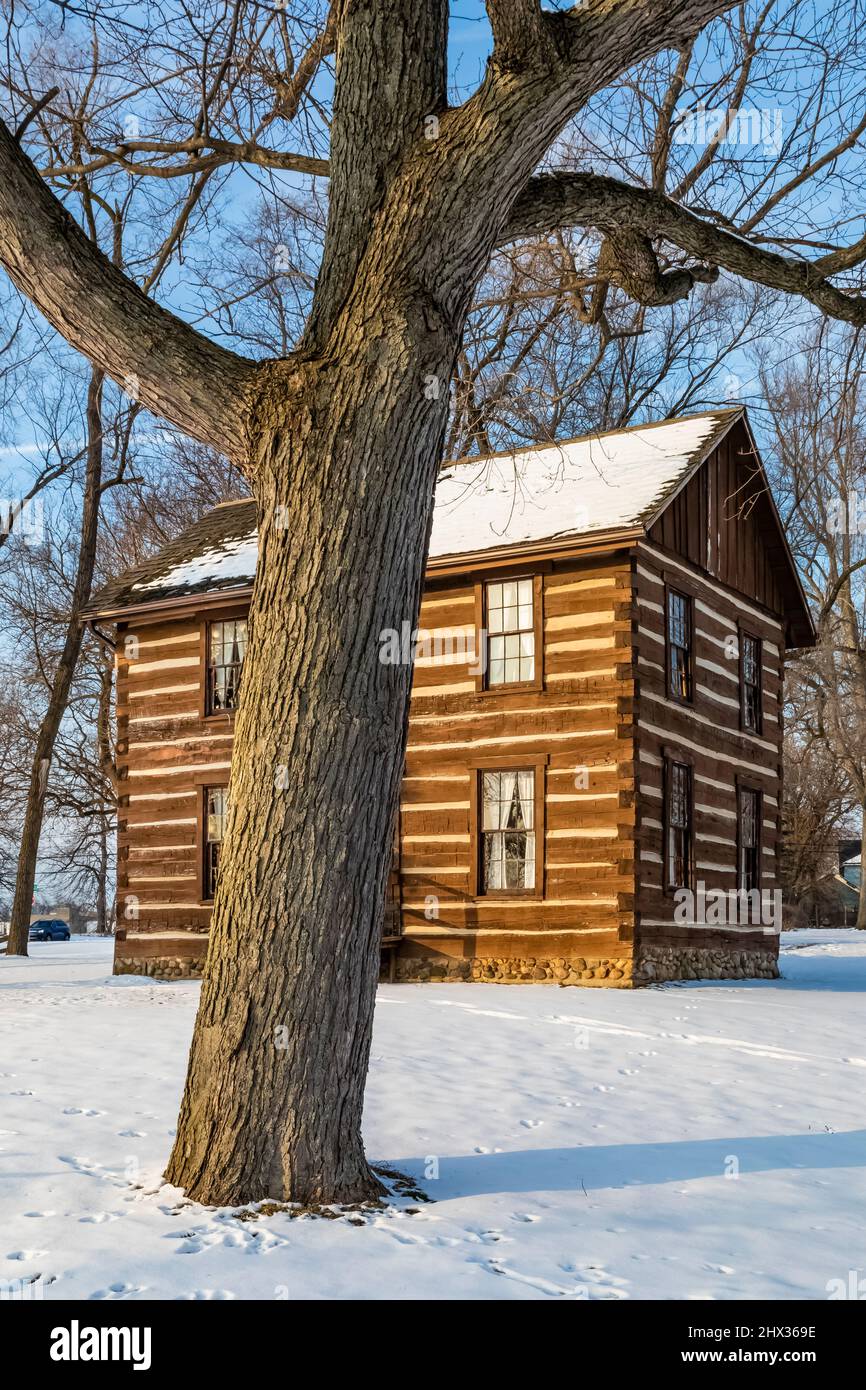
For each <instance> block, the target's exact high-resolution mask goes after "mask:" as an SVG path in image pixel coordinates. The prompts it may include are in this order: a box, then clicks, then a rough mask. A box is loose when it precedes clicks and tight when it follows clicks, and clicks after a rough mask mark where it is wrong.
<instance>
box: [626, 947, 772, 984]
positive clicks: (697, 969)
mask: <svg viewBox="0 0 866 1390" xmlns="http://www.w3.org/2000/svg"><path fill="white" fill-rule="evenodd" d="M778 975H779V960H778V952H777V951H775V950H765V951H756V950H750V951H737V950H732V949H731V948H730V947H725V948H722V949H718V950H712V949H711V950H707V949H706V948H705V947H701V946H643V947H642V948H641V950H640V954H639V956H638V959H637V962H636V964H635V970H634V983H635V985H652V984H659V983H661V982H662V981H664V980H758V979H760V980H775V979H777V978H778Z"/></svg>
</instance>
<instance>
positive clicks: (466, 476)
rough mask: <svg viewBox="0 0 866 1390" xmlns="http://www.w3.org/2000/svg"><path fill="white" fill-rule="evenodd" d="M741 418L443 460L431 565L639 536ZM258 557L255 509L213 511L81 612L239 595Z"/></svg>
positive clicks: (706, 418) (236, 505)
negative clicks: (545, 545) (585, 539)
mask: <svg viewBox="0 0 866 1390" xmlns="http://www.w3.org/2000/svg"><path fill="white" fill-rule="evenodd" d="M741 413H742V412H741V411H740V410H739V409H738V408H737V409H733V410H718V411H711V412H708V413H707V414H704V415H692V416H687V417H683V418H681V419H678V420H665V421H662V422H661V423H660V424H656V425H638V426H635V427H632V428H631V429H625V430H615V431H612V432H610V433H607V434H594V435H587V436H585V437H584V438H582V439H572V440H567V441H565V442H563V443H557V444H549V445H545V446H544V447H541V448H539V447H534V448H528V449H516V450H513V451H511V452H503V453H498V454H492V455H490V456H488V457H486V458H471V459H464V460H461V461H458V462H456V463H453V464H449V465H448V466H447V467H444V468H443V469H442V471H441V473H440V475H439V479H438V482H437V486H436V504H435V511H434V517H433V531H432V537H431V544H430V559H431V560H434V561H435V560H443V559H447V558H448V557H449V556H455V557H456V556H464V555H474V554H479V555H480V554H484V553H485V552H488V551H497V550H500V549H502V548H507V549H510V548H512V547H515V546H517V547H520V546H527V547H528V546H532V545H536V544H538V543H539V542H546V541H557V540H560V539H561V540H563V541H567V540H570V539H575V538H578V537H581V536H584V535H594V534H599V535H602V534H604V533H608V532H619V531H623V530H630V529H635V530H637V529H640V528H642V527H644V526H646V525H647V524H648V523H649V522H650V521H651V520H652V519H653V518H654V517H655V516H656V515H657V513H658V512H659V511H660V510H661V508H662V507H663V506H664V505H665V503H666V502H667V501H669V500H670V498H671V497H672V496H673V495H674V493H675V492H676V491H677V490H678V489H679V487H680V486H681V485H682V484H683V483H684V482H685V480H686V478H687V477H689V476H690V474H691V473H692V471H693V470H694V468H696V467H697V466H698V465H699V464H700V463H701V462H702V460H703V459H704V458H706V456H707V455H708V454H709V453H710V451H711V449H712V448H714V447H715V445H716V444H717V443H718V441H719V440H720V438H721V437H722V435H723V434H724V433H725V432H726V431H727V430H728V429H729V428H730V426H731V424H732V423H733V421H734V420H735V419H736V418H737V417H738V416H739V415H740V414H741ZM256 559H257V538H256V513H255V503H254V502H253V501H252V500H250V499H244V500H242V501H239V502H229V503H222V504H221V505H220V506H218V507H215V508H214V509H213V510H212V511H210V512H208V513H207V515H206V516H204V517H202V519H201V520H200V521H198V522H196V523H195V525H194V526H191V527H189V529H188V530H186V531H185V532H184V533H183V534H182V535H180V536H178V537H177V538H176V539H175V540H174V541H172V542H171V543H170V544H169V545H167V546H165V547H164V548H163V549H162V550H161V551H159V552H158V554H156V555H154V556H152V557H151V558H150V559H149V560H147V561H145V562H144V564H142V565H138V566H136V568H135V569H132V570H128V571H127V572H126V573H125V574H123V575H121V576H120V577H119V578H118V579H116V580H113V581H112V582H111V583H110V584H107V585H106V586H105V588H104V589H102V590H101V592H100V593H98V594H97V595H96V596H95V597H94V598H93V599H92V600H91V602H90V603H89V604H88V606H87V609H86V610H85V616H87V617H98V616H99V617H105V616H108V615H111V614H115V613H117V612H119V611H121V610H126V609H130V608H138V607H141V606H143V605H150V604H153V603H156V602H167V601H169V600H171V599H179V598H184V597H190V596H194V595H197V594H204V593H211V592H214V593H226V595H227V596H228V595H230V594H231V593H232V591H234V590H237V591H246V590H247V589H249V587H250V586H251V584H252V582H253V578H254V577H255V569H256Z"/></svg>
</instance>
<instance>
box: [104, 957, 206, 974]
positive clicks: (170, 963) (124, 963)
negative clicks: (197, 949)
mask: <svg viewBox="0 0 866 1390" xmlns="http://www.w3.org/2000/svg"><path fill="white" fill-rule="evenodd" d="M203 964H204V961H203V959H202V958H200V957H197V956H151V957H149V958H148V959H146V960H143V959H142V958H141V957H140V956H126V957H124V956H115V958H114V973H115V975H150V976H152V977H153V978H154V979H157V980H198V979H200V978H201V971H202V965H203Z"/></svg>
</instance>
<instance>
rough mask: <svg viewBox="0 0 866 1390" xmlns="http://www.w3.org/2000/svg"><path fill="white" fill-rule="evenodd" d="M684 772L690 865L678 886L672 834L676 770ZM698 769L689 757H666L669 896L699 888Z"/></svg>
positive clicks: (664, 851)
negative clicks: (671, 850) (696, 807)
mask: <svg viewBox="0 0 866 1390" xmlns="http://www.w3.org/2000/svg"><path fill="white" fill-rule="evenodd" d="M675 768H684V769H685V771H686V774H687V778H688V788H687V811H688V814H687V826H686V829H687V832H688V843H687V851H686V855H685V860H686V864H687V874H686V879H687V881H686V882H685V883H676V882H674V879H673V875H672V873H671V855H670V832H671V829H672V826H671V804H672V794H673V783H674V776H675V773H674V769H675ZM695 839H696V835H695V769H694V760H693V759H692V758H691V757H689V756H687V755H686V754H683V753H680V751H679V750H678V749H677V750H676V751H671V752H669V753H666V754H665V759H664V816H663V820H662V881H663V890H664V892H665V893H667V894H673V893H675V892H676V891H677V889H678V888H688V889H690V890H691V891H694V888H695Z"/></svg>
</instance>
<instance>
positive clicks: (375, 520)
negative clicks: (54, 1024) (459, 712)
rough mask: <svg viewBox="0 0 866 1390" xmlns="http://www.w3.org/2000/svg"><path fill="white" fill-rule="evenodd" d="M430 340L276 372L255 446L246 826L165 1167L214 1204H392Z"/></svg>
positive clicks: (431, 422) (240, 782) (396, 342)
mask: <svg viewBox="0 0 866 1390" xmlns="http://www.w3.org/2000/svg"><path fill="white" fill-rule="evenodd" d="M419 336H423V335H414V341H413V335H412V334H411V333H407V325H406V324H401V325H399V326H398V327H396V328H395V330H394V332H393V333H391V334H387V335H386V336H385V337H384V338H383V339H380V340H379V343H380V344H384V345H383V346H382V347H381V352H377V351H375V350H368V346H367V343H366V342H363V341H359V342H357V343H355V344H354V347H353V351H351V352H349V353H348V354H347V356H346V358H345V359H344V361H343V362H342V363H341V364H340V365H339V366H338V367H335V366H334V365H333V364H330V365H329V367H328V368H327V370H324V369H323V368H322V367H321V365H308V366H306V367H302V368H300V369H299V370H300V371H301V372H302V373H303V379H302V380H300V381H298V380H296V381H294V382H286V381H285V380H284V379H282V380H281V378H280V375H279V374H277V376H276V378H275V381H274V387H275V394H274V407H273V410H272V411H271V412H270V419H269V420H268V422H267V424H266V425H265V426H264V427H263V431H262V434H261V436H260V438H259V440H258V453H259V461H258V464H257V467H256V470H255V473H254V477H255V479H256V484H255V489H256V496H257V500H258V504H259V537H260V540H259V555H260V559H259V568H258V573H257V577H256V584H255V592H254V596H253V602H252V610H251V615H250V618H251V631H250V643H249V649H248V653H247V657H246V661H245V665H244V682H243V693H242V698H241V707H240V710H239V712H238V716H237V724H236V729H235V743H234V754H233V761H232V774H231V787H230V810H229V825H228V831H227V839H226V842H225V845H224V849H223V858H222V861H221V864H220V879H219V884H218V888H217V895H216V902H215V904H214V913H213V919H212V925H211V940H210V945H209V951H208V958H207V964H206V968H205V977H204V983H203V989H202V999H201V1004H200V1007H199V1012H198V1016H197V1019H196V1026H195V1034H194V1038H193V1044H192V1052H191V1057H190V1065H189V1073H188V1077H187V1085H186V1091H185V1095H184V1100H183V1105H182V1109H181V1116H180V1122H179V1127H178V1133H177V1140H176V1143H175V1146H174V1152H173V1154H172V1157H171V1161H170V1163H169V1166H168V1170H167V1178H168V1180H169V1181H170V1182H173V1183H175V1184H177V1186H179V1187H183V1188H185V1189H186V1191H187V1193H188V1194H189V1195H190V1196H191V1197H194V1198H197V1199H198V1200H200V1201H204V1202H210V1203H219V1204H223V1203H227V1204H234V1203H240V1202H246V1201H250V1200H253V1199H260V1198H264V1197H271V1198H277V1199H285V1200H292V1201H298V1202H303V1203H316V1202H349V1201H357V1200H359V1199H364V1198H369V1197H371V1196H373V1195H374V1194H375V1193H376V1192H377V1191H378V1190H379V1188H378V1184H377V1181H376V1179H375V1178H374V1176H373V1175H372V1173H371V1171H370V1169H369V1167H368V1164H367V1162H366V1160H365V1157H364V1150H363V1145H362V1142H361V1110H362V1103H363V1088H364V1080H365V1076H366V1071H367V1061H368V1055H369V1048H370V1037H371V1030H372V1017H373V1006H374V998H375V989H376V981H377V973H378V962H379V951H378V940H379V936H380V932H381V923H382V917H383V910H384V901H385V889H386V879H387V871H388V863H389V855H388V852H387V851H388V847H389V845H390V839H391V833H392V826H393V821H394V814H395V811H396V806H397V799H398V796H399V788H400V781H401V775H402V767H403V756H404V747H405V737H406V728H407V721H408V704H409V691H410V682H411V670H410V668H409V667H408V666H393V665H384V664H382V663H381V662H380V660H379V652H380V650H381V642H380V634H381V633H382V632H383V630H385V629H396V630H397V631H399V630H400V627H401V623H403V622H404V621H406V620H408V621H409V622H410V623H412V624H413V625H414V623H415V622H416V621H417V614H418V611H419V607H420V598H421V589H422V582H423V572H424V565H425V559H426V552H427V540H428V531H429V520H430V515H431V511H432V497H433V490H434V484H435V475H436V470H437V464H438V459H439V456H440V451H441V446H442V438H443V433H444V427H445V418H446V409H447V396H448V391H447V382H448V380H449V375H450V370H451V366H452V364H453V358H454V355H455V352H456V337H455V336H454V335H451V336H447V335H442V334H439V335H434V337H435V338H436V341H435V342H434V343H433V344H431V343H430V342H427V343H426V344H425V343H421V342H419V340H418V339H419ZM371 341H372V340H371ZM389 344H390V345H389ZM383 354H386V355H387V354H391V355H392V357H391V361H390V362H388V363H387V364H385V365H383ZM425 362H426V367H425V365H424V364H425ZM419 366H420V370H419ZM425 381H426V382H427V383H428V385H427V387H426V388H425ZM430 381H439V382H441V383H442V386H441V390H438V398H437V388H436V386H435V385H434V386H432V387H431V386H430V385H429V382H430ZM286 396H289V397H292V396H294V398H295V401H296V404H295V407H294V408H293V410H292V411H291V414H290V416H289V418H288V419H286V418H285V407H284V406H282V407H280V406H279V405H278V404H277V402H278V400H279V398H280V397H282V398H283V399H285V397H286ZM268 413H269V412H268V409H267V408H266V409H265V411H264V415H265V417H267V416H268ZM280 417H282V418H280ZM278 420H279V425H277V421H278Z"/></svg>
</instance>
